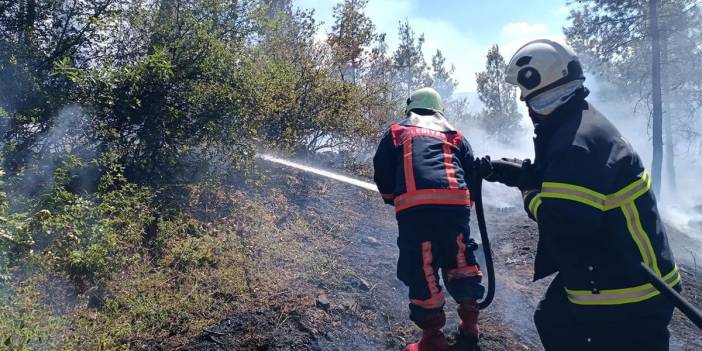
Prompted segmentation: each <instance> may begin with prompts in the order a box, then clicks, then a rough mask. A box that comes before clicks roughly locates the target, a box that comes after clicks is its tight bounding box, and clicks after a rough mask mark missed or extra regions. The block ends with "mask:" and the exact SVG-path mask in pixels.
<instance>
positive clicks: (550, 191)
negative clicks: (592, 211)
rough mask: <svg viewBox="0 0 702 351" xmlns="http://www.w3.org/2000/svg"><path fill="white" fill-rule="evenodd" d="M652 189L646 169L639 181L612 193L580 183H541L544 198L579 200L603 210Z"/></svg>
mask: <svg viewBox="0 0 702 351" xmlns="http://www.w3.org/2000/svg"><path fill="white" fill-rule="evenodd" d="M650 189H651V179H650V177H649V176H648V173H647V172H645V171H644V172H643V173H642V174H641V177H640V178H639V179H638V180H637V181H635V182H633V183H631V184H629V185H627V186H626V187H624V188H622V189H621V190H619V191H617V192H616V193H614V194H610V195H605V194H602V193H598V192H596V191H594V190H590V189H588V188H585V187H582V186H578V185H573V184H566V183H555V182H544V183H543V184H542V185H541V195H542V197H544V198H554V199H564V200H572V201H577V202H581V203H584V204H586V205H588V206H592V207H594V208H597V209H599V210H602V211H609V210H612V209H615V208H619V207H621V206H623V205H624V204H625V203H627V202H631V201H634V200H636V199H637V198H639V197H640V196H641V195H643V194H645V193H646V192H648V191H649V190H650Z"/></svg>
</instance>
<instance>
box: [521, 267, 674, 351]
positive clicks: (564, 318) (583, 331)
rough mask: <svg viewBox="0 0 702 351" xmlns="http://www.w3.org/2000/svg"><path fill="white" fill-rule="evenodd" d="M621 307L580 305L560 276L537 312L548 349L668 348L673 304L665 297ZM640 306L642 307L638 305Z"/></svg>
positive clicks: (662, 350) (613, 350) (638, 350)
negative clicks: (571, 299) (574, 299)
mask: <svg viewBox="0 0 702 351" xmlns="http://www.w3.org/2000/svg"><path fill="white" fill-rule="evenodd" d="M651 300H652V301H650V302H646V303H644V304H642V303H633V304H626V305H621V306H578V305H574V304H572V303H571V302H570V301H568V298H567V295H566V292H565V290H564V286H563V283H562V280H561V279H560V278H559V277H556V278H555V279H554V280H553V282H552V283H551V286H549V288H548V290H547V291H546V296H545V297H544V299H543V300H542V301H541V302H540V303H539V306H538V307H537V309H536V312H535V314H534V323H535V324H536V329H537V330H538V332H539V337H540V338H541V343H542V344H543V346H544V349H545V350H546V351H563V350H570V351H629V350H631V351H634V350H636V351H641V350H647V351H668V345H669V339H670V334H669V332H668V324H669V323H670V319H671V318H672V315H673V306H672V305H670V304H669V303H668V302H667V301H665V300H664V298H663V297H662V296H658V297H655V298H653V299H651ZM637 305H639V306H637Z"/></svg>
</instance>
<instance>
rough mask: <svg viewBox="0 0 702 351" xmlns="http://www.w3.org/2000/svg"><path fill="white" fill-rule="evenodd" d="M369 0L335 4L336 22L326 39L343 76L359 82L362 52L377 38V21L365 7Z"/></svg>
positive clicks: (346, 1) (347, 0)
mask: <svg viewBox="0 0 702 351" xmlns="http://www.w3.org/2000/svg"><path fill="white" fill-rule="evenodd" d="M366 4H368V0H344V1H343V2H340V3H338V4H337V5H336V6H334V25H333V26H332V32H331V33H329V37H328V39H327V42H328V43H329V46H331V48H332V49H333V50H334V57H335V61H336V62H337V65H338V66H339V69H340V70H341V77H342V79H344V80H350V81H352V82H354V83H355V82H356V81H357V79H358V75H359V74H358V71H359V69H360V68H361V67H362V66H363V56H364V54H365V53H366V51H367V49H368V47H369V46H370V45H371V43H372V42H373V39H374V38H375V25H374V24H373V22H372V21H371V19H370V18H368V16H366V15H365V14H364V13H363V10H364V9H365V7H366Z"/></svg>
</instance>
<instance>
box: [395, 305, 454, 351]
mask: <svg viewBox="0 0 702 351" xmlns="http://www.w3.org/2000/svg"><path fill="white" fill-rule="evenodd" d="M444 324H446V315H445V314H444V312H441V313H437V314H435V315H432V316H431V317H429V318H427V319H426V320H425V321H424V322H423V323H422V324H421V325H419V327H420V328H422V340H419V342H416V343H414V344H409V345H407V347H405V351H445V350H448V348H449V343H448V340H446V336H444V333H443V332H442V331H441V328H442V327H443V326H444Z"/></svg>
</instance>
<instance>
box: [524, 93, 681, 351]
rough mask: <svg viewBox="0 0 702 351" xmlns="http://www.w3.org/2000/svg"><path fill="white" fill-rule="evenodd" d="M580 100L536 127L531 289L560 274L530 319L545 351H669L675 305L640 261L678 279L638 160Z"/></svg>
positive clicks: (671, 280) (673, 281)
mask: <svg viewBox="0 0 702 351" xmlns="http://www.w3.org/2000/svg"><path fill="white" fill-rule="evenodd" d="M586 95H587V93H586V90H583V91H581V92H579V93H578V94H577V96H576V97H574V98H573V99H572V100H571V101H570V102H569V103H567V104H566V105H564V106H562V107H561V108H559V109H558V110H556V112H555V113H554V114H552V115H549V116H548V117H547V118H545V121H544V123H542V124H539V125H538V126H537V128H536V138H535V149H536V160H535V163H534V174H535V175H536V178H537V181H536V182H535V184H537V186H535V188H537V189H535V190H534V191H530V192H528V193H527V195H526V196H525V199H524V201H525V208H526V209H527V212H528V213H529V216H530V217H531V218H533V219H535V220H536V221H537V222H538V226H539V233H540V237H539V245H538V249H537V256H536V262H535V267H534V271H535V276H534V280H538V279H541V278H544V277H546V276H548V275H550V274H552V273H555V272H558V276H557V277H556V278H555V280H554V281H553V283H552V284H551V287H550V288H549V290H548V292H547V293H546V296H545V298H544V300H543V301H542V302H541V303H540V305H539V307H538V309H537V311H536V314H535V315H534V320H535V323H536V327H537V329H538V331H539V335H540V337H541V339H542V342H543V344H544V347H545V348H546V350H548V351H551V350H556V351H559V350H668V339H669V333H668V330H667V325H668V323H669V322H670V319H671V315H672V311H673V306H672V305H671V304H670V303H669V302H667V300H666V299H665V298H664V297H662V296H661V295H660V294H659V292H658V291H657V290H656V289H655V288H654V287H653V286H652V285H651V284H649V283H647V279H646V278H645V275H644V273H643V272H642V270H641V267H640V263H641V262H644V263H645V264H646V265H647V266H649V267H650V268H651V269H652V270H653V271H654V272H656V273H657V274H659V275H660V276H661V277H662V278H663V279H664V280H665V281H666V282H667V283H668V284H669V285H670V286H673V287H675V288H677V289H680V276H679V274H678V268H677V266H676V265H675V261H674V259H673V254H672V252H671V250H670V247H669V245H668V239H667V237H666V234H665V229H664V227H663V224H662V223H661V220H660V216H659V214H658V210H657V207H656V200H655V197H654V195H653V193H652V191H651V181H650V178H649V175H648V173H647V172H646V170H645V169H644V166H643V165H642V163H641V160H640V158H639V156H638V155H637V154H636V152H635V151H634V150H633V149H632V147H631V145H630V144H629V143H628V142H627V141H626V140H625V139H624V138H623V137H622V136H621V135H620V134H619V132H618V131H617V129H616V128H615V127H614V126H613V125H612V124H611V123H610V122H609V121H608V120H607V119H606V118H605V117H604V116H602V115H601V114H600V113H599V112H598V111H597V110H595V109H594V108H593V107H592V105H590V104H588V103H587V102H586V101H585V100H584V98H585V96H586Z"/></svg>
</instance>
